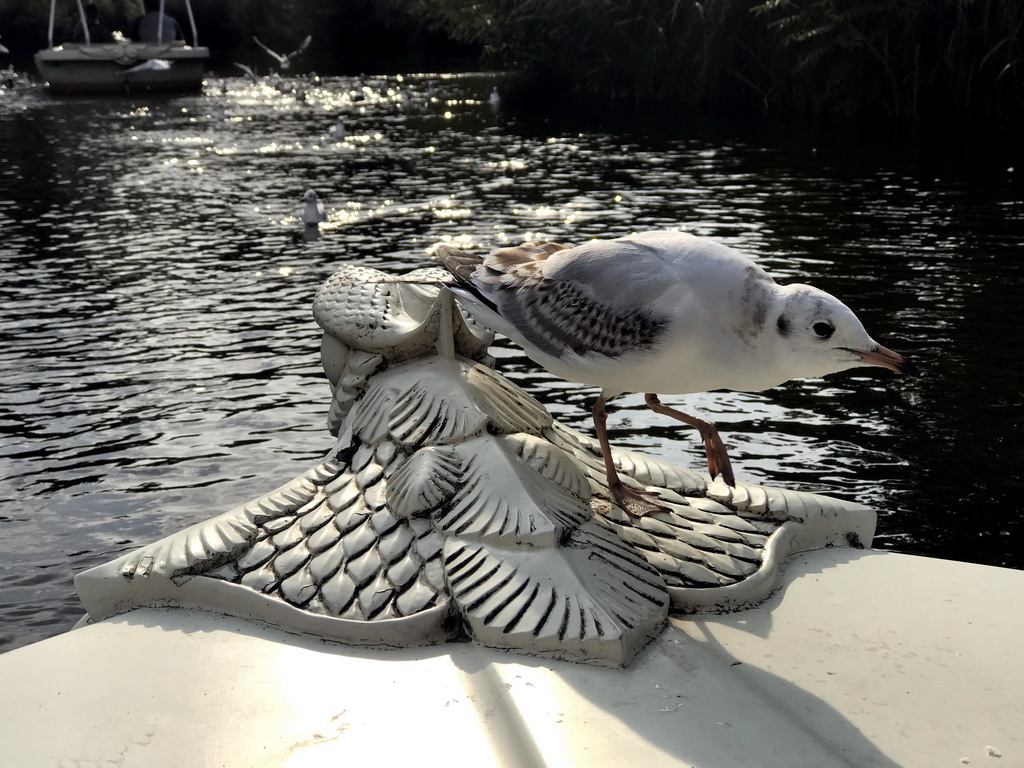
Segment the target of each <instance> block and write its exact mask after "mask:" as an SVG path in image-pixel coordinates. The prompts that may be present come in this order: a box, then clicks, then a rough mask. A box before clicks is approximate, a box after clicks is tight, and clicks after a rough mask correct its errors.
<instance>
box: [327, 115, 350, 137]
mask: <svg viewBox="0 0 1024 768" xmlns="http://www.w3.org/2000/svg"><path fill="white" fill-rule="evenodd" d="M327 134H328V135H329V136H330V137H331V138H332V139H334V140H335V141H341V140H343V139H344V138H345V136H346V135H347V134H348V132H347V131H346V130H345V118H343V117H338V121H337V122H336V123H335V124H334V125H332V126H331V127H330V128H328V129H327Z"/></svg>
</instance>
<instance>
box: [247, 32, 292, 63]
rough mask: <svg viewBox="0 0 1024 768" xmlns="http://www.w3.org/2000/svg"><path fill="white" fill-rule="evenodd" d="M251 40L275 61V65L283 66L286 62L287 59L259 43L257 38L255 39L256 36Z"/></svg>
mask: <svg viewBox="0 0 1024 768" xmlns="http://www.w3.org/2000/svg"><path fill="white" fill-rule="evenodd" d="M252 39H253V41H255V43H256V45H258V46H259V47H260V48H262V49H263V50H264V51H266V52H267V53H269V54H270V55H271V56H273V57H274V58H275V59H277V63H278V64H285V63H287V62H288V57H287V56H282V55H281V54H280V53H278V52H277V51H274V50H271V49H270V48H267V46H265V45H264V44H263V43H261V42H260V40H259V38H258V37H256V35H253V36H252Z"/></svg>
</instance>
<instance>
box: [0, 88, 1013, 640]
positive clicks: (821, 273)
mask: <svg viewBox="0 0 1024 768" xmlns="http://www.w3.org/2000/svg"><path fill="white" fill-rule="evenodd" d="M494 82H495V80H494V78H492V77H488V76H460V77H445V76H439V75H437V76H409V77H404V78H396V77H389V78H379V79H377V80H368V81H365V82H360V81H356V80H354V79H346V78H333V79H326V80H324V81H323V82H322V83H321V84H320V85H319V86H311V87H308V88H307V90H306V92H305V94H304V95H302V96H297V95H296V94H294V93H282V92H280V91H279V90H276V89H273V88H270V87H269V86H263V85H253V84H250V83H249V82H248V81H245V80H241V79H228V80H226V81H223V82H222V81H217V80H211V82H210V83H209V86H208V89H207V92H206V94H204V95H202V96H194V97H193V96H190V97H185V98H162V99H157V98H149V97H137V98H133V97H124V98H117V99H75V100H61V99H57V98H53V97H51V96H49V95H47V94H46V93H44V92H43V91H42V90H41V89H38V88H24V89H19V90H17V91H15V92H3V93H0V96H2V100H0V137H2V139H3V140H2V141H0V184H2V187H0V189H2V193H0V226H2V232H3V236H2V237H3V240H2V243H0V290H2V297H3V302H2V305H0V313H2V318H3V322H2V325H0V336H2V341H3V343H2V344H0V370H2V378H0V462H2V467H3V472H2V479H0V532H2V534H3V535H2V538H0V649H3V648H9V647H14V646H16V645H19V644H23V643H25V642H30V641H32V640H36V639H40V638H42V637H45V636H47V635H51V634H54V633H56V632H59V631H62V630H64V629H66V628H68V627H69V626H70V625H71V624H72V623H73V622H74V621H75V620H76V619H77V618H78V616H79V615H80V613H81V607H80V605H79V603H78V601H77V599H76V597H75V596H74V591H73V586H72V583H71V578H72V576H73V574H74V573H76V572H78V571H79V570H82V569H83V568H87V567H90V566H92V565H96V564H98V563H100V562H104V561H106V560H109V559H111V558H113V557H115V556H116V555H117V554H119V553H120V552H123V551H125V550H128V549H131V548H134V547H137V546H139V545H141V544H144V543H146V542H149V541H152V540H153V539H156V538H158V537H160V536H162V535H164V534H167V533H170V532H172V531H174V530H177V529H180V528H182V527H184V526H186V525H188V524H190V523H193V522H196V521H199V520H201V519H205V518H207V517H210V516H212V515H214V514H217V513H219V512H222V511H224V510H226V509H228V508H230V507H232V506H234V505H236V504H238V503H241V502H244V501H246V500H248V499H250V498H252V497H254V496H256V495H259V494H261V493H263V492H265V491H267V490H270V489H271V488H273V487H276V486H277V485H279V484H280V483H282V482H284V481H286V480H288V479H290V478H291V477H293V476H294V475H296V474H298V473H299V472H300V471H302V470H304V469H305V468H307V467H308V466H309V465H310V464H311V463H313V462H315V461H316V460H317V459H318V457H319V456H321V455H322V454H323V453H324V452H325V451H326V450H327V449H328V447H329V446H330V444H331V440H330V437H329V435H328V434H327V433H326V430H325V429H324V423H325V415H326V410H327V394H328V390H327V385H326V382H325V381H324V379H323V377H322V375H321V372H320V369H319V362H318V348H319V331H318V329H317V327H316V325H315V324H314V323H313V321H312V318H311V315H310V309H309V308H310V304H311V301H312V297H313V293H314V291H315V290H316V287H317V286H318V285H319V283H320V282H321V281H322V280H323V279H324V278H326V277H327V276H328V275H329V274H330V273H331V272H332V271H333V270H334V269H336V268H337V267H338V266H339V265H341V264H342V263H345V262H348V261H355V262H359V263H363V264H367V265H370V266H374V267H377V268H380V269H385V270H392V271H403V270H407V269H411V268H415V267H420V266H424V265H426V264H428V263H429V262H430V257H429V255H428V254H429V252H430V249H431V248H432V246H433V245H434V244H436V243H438V242H440V241H448V240H451V241H454V242H456V243H458V244H459V245H461V246H462V247H465V248H475V249H489V248H491V247H494V246H497V245H503V244H508V243H517V242H521V241H524V240H531V239H538V238H547V239H552V240H557V241H561V242H570V243H573V242H579V241H581V240H584V239H586V238H590V237H608V236H618V235H621V234H625V233H628V232H629V231H637V230H645V229H656V228H661V227H673V228H686V229H689V230H690V231H693V232H695V233H696V234H700V235H706V236H710V237H714V238H717V239H719V240H722V241H724V242H726V243H728V244H730V245H733V246H735V247H738V248H741V249H742V250H744V251H746V252H748V253H750V254H751V255H753V256H755V257H757V258H759V259H760V260H761V261H762V262H763V263H764V264H765V266H766V267H767V268H768V269H769V271H771V272H773V273H774V274H775V275H776V276H778V277H779V278H781V279H784V280H787V281H801V282H811V283H813V284H815V285H818V286H819V287H821V288H824V289H825V290H828V291H830V292H832V293H835V294H836V295H838V296H840V297H841V298H843V299H844V300H845V301H846V302H847V303H848V304H850V305H851V306H852V307H854V309H855V310H856V311H857V312H858V313H859V314H860V316H861V318H862V319H864V321H865V324H866V325H867V327H868V329H869V331H870V332H871V333H872V335H874V336H875V337H876V338H878V339H879V340H881V341H882V342H883V343H886V344H887V345H889V346H892V347H893V348H895V349H897V350H899V351H901V352H905V353H907V354H908V356H911V357H913V358H914V359H915V361H916V362H918V364H919V365H920V367H921V368H922V370H923V371H924V375H922V376H921V377H919V378H917V379H904V378H899V377H896V376H894V375H890V374H888V373H887V372H884V371H854V372H848V373H845V374H839V375H836V376H833V377H830V378H829V379H828V380H827V381H824V382H821V381H796V382H790V383H789V384H787V385H785V386H783V387H780V388H778V389H776V390H773V391H771V392H769V393H767V394H764V395H753V394H743V393H712V394H706V395H699V396H693V397H689V398H670V397H667V398H665V399H666V401H667V402H670V403H671V402H676V403H685V405H686V407H687V409H694V410H698V411H700V412H701V413H703V414H705V415H708V416H709V417H711V418H713V419H714V420H716V421H718V422H719V423H720V424H721V426H722V428H723V433H724V435H725V438H726V441H727V443H728V444H729V445H730V447H731V453H732V457H733V461H734V465H735V467H736V470H737V474H738V476H739V477H740V478H741V479H747V480H752V481H763V482H771V483H776V484H780V485H786V486H789V487H798V488H803V489H809V490H815V491H823V492H828V493H832V494H836V495H840V496H843V497H847V498H853V499H857V500H860V501H864V502H866V503H869V504H872V505H874V506H875V507H876V508H877V509H878V510H879V512H880V520H879V538H878V539H877V542H876V543H877V545H878V546H882V547H889V548H894V549H898V550H900V551H904V552H913V553H920V554H927V555H934V556H942V557H952V558H957V559H965V560H971V561H974V562H980V563H988V564H994V565H1008V566H1012V567H1024V556H1022V555H1021V551H1022V550H1024V526H1022V524H1021V515H1020V513H1019V511H1018V510H1019V503H1018V493H1019V491H1020V490H1021V485H1022V477H1021V466H1022V460H1024V438H1022V437H1021V429H1020V424H1021V420H1022V419H1021V413H1022V400H1024V397H1022V394H1021V386H1020V381H1021V372H1022V355H1024V352H1022V350H1024V344H1022V343H1021V342H1022V339H1021V331H1020V312H1019V306H1020V302H1021V298H1022V289H1024V259H1022V256H1024V254H1022V253H1021V241H1020V233H1021V230H1020V225H1021V221H1022V212H1024V195H1022V193H1021V185H1020V182H1019V181H1018V178H1019V175H1020V173H1021V172H1024V166H1021V167H1019V170H1015V169H1013V166H1014V160H1012V159H1009V158H1008V157H1007V156H1006V154H1005V153H1003V152H1000V151H990V148H987V147H984V146H977V145H968V144H961V145H957V146H956V147H955V148H951V145H940V146H928V145H924V144H915V145H912V146H911V145H908V144H906V143H903V144H900V145H898V146H893V145H883V144H879V143H872V142H868V141H861V140H857V139H855V138H852V137H850V136H834V135H825V134H818V135H814V136H808V135H801V136H795V135H786V134H781V133H775V134H771V135H763V134H760V133H758V132H757V131H755V130H744V129H728V130H724V129H722V128H720V127H719V128H716V129H708V128H697V127H692V126H687V125H685V123H683V122H681V121H679V120H676V121H675V123H674V124H671V125H653V124H651V123H650V122H643V123H642V124H638V123H640V121H635V122H632V124H630V121H628V120H618V121H617V122H616V124H615V125H614V126H612V125H611V123H610V121H609V120H605V119H603V118H594V117H593V116H591V117H589V118H577V119H572V118H568V119H556V117H555V116H553V115H551V114H537V113H532V112H530V111H529V110H523V109H522V106H521V105H520V106H518V107H516V108H514V109H513V111H504V112H498V113H495V112H494V111H493V110H492V109H491V107H490V106H489V104H488V100H487V96H488V94H489V93H490V90H491V87H492V86H493V84H494ZM505 103H506V104H507V103H508V100H506V102H505ZM338 116H342V117H343V118H344V122H345V129H346V130H345V136H344V138H340V139H339V138H336V137H334V136H332V135H330V128H331V126H332V125H335V124H336V120H337V117H338ZM307 188H313V189H316V190H317V191H318V192H319V193H320V197H321V199H322V200H323V202H324V204H325V206H326V208H327V212H328V221H327V222H325V223H324V224H323V225H322V226H321V234H322V237H321V238H320V239H318V240H315V241H306V240H305V239H304V238H303V237H302V236H301V230H302V225H301V222H300V218H299V217H300V214H301V196H302V193H303V191H304V190H306V189H307ZM497 356H498V358H499V363H500V366H501V368H502V370H503V371H505V372H507V373H508V375H509V376H510V377H512V378H513V379H514V380H515V381H517V382H518V383H520V384H521V385H522V386H524V387H526V388H527V389H528V390H529V391H530V392H532V393H533V394H535V395H536V396H537V397H539V398H540V399H542V400H543V401H544V402H545V403H546V404H547V405H548V406H549V407H550V408H551V410H552V411H553V412H554V413H555V414H556V416H557V417H559V418H560V419H562V420H564V421H565V422H567V423H568V424H570V425H571V426H574V427H577V428H580V429H583V430H586V431H589V430H590V429H591V426H590V421H589V414H588V408H589V406H590V404H591V402H592V398H593V396H594V392H593V390H588V389H585V388H580V387H578V386H575V385H570V384H566V383H564V382H561V381H557V380H552V379H551V377H549V376H548V375H547V374H546V373H544V372H543V371H538V370H537V369H536V368H535V367H534V366H533V364H532V363H530V362H529V361H528V360H526V359H525V358H524V357H523V356H522V355H521V354H520V353H519V352H518V351H517V350H516V349H515V348H513V347H512V346H511V345H508V344H505V345H503V346H500V347H499V348H498V349H497ZM611 425H612V440H613V442H615V443H616V444H618V445H621V446H623V447H633V448H641V449H643V450H647V451H650V452H651V453H653V454H655V455H657V456H660V457H664V458H667V459H670V460H672V461H676V462H682V463H686V464H690V465H695V466H701V462H702V451H701V449H700V447H699V445H698V443H697V441H696V438H695V435H693V434H690V433H688V432H687V431H685V430H681V429H680V428H679V427H678V426H677V425H675V424H673V423H671V422H667V421H666V420H664V419H661V418H660V417H657V416H654V415H653V414H651V413H649V412H648V411H647V410H646V408H644V407H643V405H642V398H641V397H640V396H638V395H634V396H627V397H624V398H622V399H621V400H620V401H619V402H618V403H617V408H616V409H615V411H614V412H613V415H612V420H611Z"/></svg>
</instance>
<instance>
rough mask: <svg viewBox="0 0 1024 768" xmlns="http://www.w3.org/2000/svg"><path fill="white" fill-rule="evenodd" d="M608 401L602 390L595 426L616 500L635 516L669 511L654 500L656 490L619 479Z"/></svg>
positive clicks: (596, 405)
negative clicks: (609, 434) (642, 488)
mask: <svg viewBox="0 0 1024 768" xmlns="http://www.w3.org/2000/svg"><path fill="white" fill-rule="evenodd" d="M607 401H608V398H607V397H605V395H604V393H603V392H602V393H601V395H600V396H599V397H598V398H597V402H596V403H594V409H593V411H592V413H593V415H594V428H595V429H596V430H597V441H598V442H599V443H600V444H601V458H602V459H604V474H605V477H606V478H607V479H608V490H609V491H611V494H612V496H613V497H615V500H616V501H617V502H618V503H619V506H620V507H622V508H623V509H624V510H625V511H626V512H627V513H628V514H630V515H633V516H634V517H641V516H643V515H647V514H650V513H651V512H668V511H669V510H668V508H667V507H664V506H662V505H661V504H658V503H656V502H655V501H653V499H652V498H651V497H657V495H658V494H657V493H655V492H654V491H637V490H634V489H633V488H630V487H628V486H626V485H623V483H622V480H620V479H619V472H618V470H617V469H616V468H615V460H614V459H613V458H612V447H611V444H610V443H609V442H608V428H607V421H608V412H607V411H606V410H605V408H604V405H605V403H606V402H607Z"/></svg>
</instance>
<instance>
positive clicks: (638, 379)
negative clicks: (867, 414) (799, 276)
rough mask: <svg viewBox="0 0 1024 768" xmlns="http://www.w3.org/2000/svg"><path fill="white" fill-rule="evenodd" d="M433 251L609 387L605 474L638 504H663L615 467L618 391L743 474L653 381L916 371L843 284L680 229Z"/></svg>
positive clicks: (494, 313)
mask: <svg viewBox="0 0 1024 768" xmlns="http://www.w3.org/2000/svg"><path fill="white" fill-rule="evenodd" d="M437 255H438V257H439V258H440V260H441V262H442V263H443V264H444V266H445V267H447V268H448V270H449V271H450V272H451V273H452V274H453V275H454V276H455V279H456V285H454V286H452V290H453V292H454V293H455V294H456V295H457V296H458V298H459V300H460V301H461V303H462V304H463V306H464V307H465V309H466V310H467V311H468V312H469V313H470V314H472V315H473V316H474V317H475V318H476V319H477V320H479V321H480V322H481V323H483V324H484V325H487V326H488V327H490V328H492V329H493V330H495V331H497V332H499V333H502V334H504V335H505V336H508V337H509V338H510V339H512V340H513V341H515V342H517V343H518V344H520V345H521V346H522V347H523V349H524V350H525V351H526V354H527V355H529V357H530V358H532V359H533V360H534V361H535V362H537V363H539V364H540V365H542V366H543V367H544V368H546V369H547V370H548V371H550V372H551V373H553V374H554V375H555V376H558V377H560V378H563V379H566V380H567V381H577V382H581V383H584V384H592V385H596V386H598V387H600V388H601V394H600V396H599V397H598V399H597V402H596V403H595V404H594V408H593V416H594V426H595V428H596V430H597V437H598V440H599V442H600V444H601V452H602V456H603V459H604V465H605V473H606V475H607V478H608V487H609V490H610V491H611V493H612V495H613V496H614V497H615V499H616V501H618V503H619V504H620V506H622V508H623V509H624V510H626V511H627V512H629V513H630V514H632V515H644V514H647V513H650V512H657V511H663V510H665V507H663V506H662V505H660V504H658V503H657V501H656V500H655V499H654V497H655V496H656V494H654V493H652V492H648V491H637V490H635V489H632V488H629V487H627V486H625V485H624V484H623V483H622V481H621V480H620V479H619V476H618V472H617V471H616V469H615V463H614V460H613V458H612V454H611V447H610V445H609V443H608V435H607V430H606V426H605V424H606V419H607V414H606V411H605V403H606V402H607V401H608V400H609V399H610V398H612V397H615V396H616V395H619V394H622V393H624V392H644V393H646V400H647V404H648V406H650V407H651V408H652V409H653V410H654V411H655V412H657V413H660V414H663V415H666V416H671V417H673V418H675V419H678V420H679V421H682V422H684V423H686V424H689V425H690V426H692V427H695V428H696V429H697V430H698V431H699V432H700V435H701V438H702V439H703V441H704V446H705V450H706V453H707V462H708V470H709V472H710V473H711V476H712V477H717V476H719V475H721V476H722V479H723V480H724V481H725V482H726V483H728V484H729V485H735V479H734V477H733V472H732V467H731V465H730V463H729V456H728V454H727V452H726V449H725V444H724V443H723V442H722V439H721V437H720V436H719V434H718V429H717V427H715V425H714V424H713V423H711V422H709V421H705V420H703V419H698V418H696V417H694V416H690V415H688V414H685V413H682V412H681V411H678V410H676V409H674V408H670V407H668V406H666V405H664V404H662V402H661V401H660V400H659V399H658V395H657V394H655V393H661V394H688V393H694V392H707V391H710V390H717V389H730V390H738V391H761V390H764V389H768V388H769V387H774V386H777V385H778V384H781V383H783V382H785V381H788V380H789V379H793V378H802V377H816V376H824V375H825V374H828V373H836V372H838V371H843V370H846V369H848V368H855V367H858V366H880V367H882V368H889V369H890V370H893V371H897V372H899V373H913V372H914V367H913V365H912V364H911V363H909V362H908V361H907V360H906V359H904V358H903V357H902V356H901V355H898V354H897V353H895V352H893V351H892V350H890V349H886V348H885V347H883V346H881V345H880V344H878V343H877V342H876V341H874V340H873V339H872V338H871V337H870V336H868V334H867V332H866V331H865V330H864V326H863V325H862V324H861V322H860V320H858V319H857V316H856V315H854V313H853V312H852V311H851V310H850V309H849V308H848V307H847V306H846V305H845V304H843V303H842V302H841V301H839V300H838V299H836V298H835V297H833V296H831V295H829V294H827V293H825V292H824V291H821V290H819V289H817V288H813V287H811V286H809V285H785V286H783V285H779V284H778V283H776V282H775V280H773V279H772V278H771V277H770V276H769V275H768V273H767V272H765V271H764V270H763V269H762V268H761V267H759V266H758V265H757V264H755V263H754V262H753V261H752V260H751V259H749V258H747V257H746V256H744V255H743V254H741V253H738V252H737V251H734V250H732V249H731V248H728V247H726V246H724V245H721V244H719V243H715V242H713V241H711V240H706V239H704V238H700V237H695V236H693V235H689V234H684V233H682V232H645V233H642V234H637V235H631V236H629V237H622V238H619V239H617V240H600V241H594V242H590V243H587V244H585V245H580V246H577V247H575V248H570V247H568V246H565V245H559V244H557V243H530V244H526V245H522V246H519V247H515V248H504V249H501V250H498V251H495V252H494V253H491V254H490V255H489V256H485V257H480V256H474V255H472V254H469V253H466V252H464V251H461V250H459V249H457V248H454V247H452V246H447V245H441V246H438V247H437Z"/></svg>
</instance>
